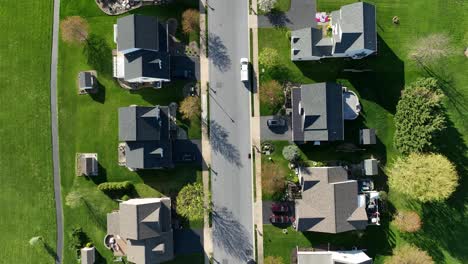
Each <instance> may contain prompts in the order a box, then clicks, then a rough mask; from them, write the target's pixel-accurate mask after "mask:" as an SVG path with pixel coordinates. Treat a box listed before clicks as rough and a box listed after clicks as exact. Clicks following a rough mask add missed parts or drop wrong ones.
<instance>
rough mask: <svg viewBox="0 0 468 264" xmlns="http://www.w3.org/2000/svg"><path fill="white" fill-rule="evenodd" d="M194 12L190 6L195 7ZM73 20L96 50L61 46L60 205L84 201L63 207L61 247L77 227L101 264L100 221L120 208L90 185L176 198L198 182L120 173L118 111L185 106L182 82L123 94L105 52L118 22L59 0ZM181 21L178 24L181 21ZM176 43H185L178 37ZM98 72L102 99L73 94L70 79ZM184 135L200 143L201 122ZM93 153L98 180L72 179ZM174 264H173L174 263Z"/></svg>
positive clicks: (89, 6) (181, 176) (177, 9)
mask: <svg viewBox="0 0 468 264" xmlns="http://www.w3.org/2000/svg"><path fill="white" fill-rule="evenodd" d="M193 5H194V6H193V7H194V8H197V6H196V3H194V4H193ZM189 6H191V5H186V4H181V3H177V4H174V5H169V6H164V7H148V8H143V9H140V10H136V11H134V13H139V14H147V15H155V16H158V17H160V18H162V19H168V18H171V17H175V18H178V19H179V18H180V15H181V13H182V11H183V10H184V8H186V7H189ZM72 15H79V16H81V17H83V18H85V19H86V20H87V21H88V23H89V25H90V36H93V38H94V40H95V42H94V43H97V44H95V45H94V46H93V47H94V49H93V51H94V52H93V53H92V54H91V56H88V55H87V54H86V53H84V45H79V44H68V43H64V42H60V51H59V77H58V80H59V107H60V114H59V123H60V154H61V174H62V186H63V192H62V194H63V198H64V200H66V197H67V195H68V194H69V193H70V192H71V191H76V192H79V193H81V194H82V196H83V199H82V200H83V202H82V203H81V204H79V205H78V206H77V207H74V208H71V207H69V206H68V205H64V217H65V219H64V221H65V226H64V232H65V245H67V242H68V241H69V232H70V230H71V229H72V228H73V227H75V226H80V227H82V228H83V230H84V231H85V232H86V234H87V235H88V236H89V237H90V239H91V240H92V241H93V242H94V244H95V246H96V248H97V251H98V252H99V254H100V255H101V257H102V258H103V259H105V260H107V262H108V263H109V262H111V260H112V255H111V252H110V251H109V250H107V249H105V248H104V246H103V243H102V239H103V238H104V236H105V234H106V214H107V213H109V212H111V211H112V210H115V209H118V203H117V202H116V201H114V200H112V199H111V198H109V197H108V196H107V195H105V194H104V193H102V192H100V191H99V190H98V189H97V188H96V186H97V185H98V184H99V183H101V182H104V181H124V180H129V181H131V182H133V183H134V185H135V192H134V193H133V196H134V197H160V196H162V195H164V196H171V197H175V196H176V194H177V193H178V191H179V190H180V189H181V188H182V187H183V186H184V185H186V184H187V183H190V182H196V181H201V171H200V167H198V166H191V165H183V166H177V168H175V169H172V170H151V171H150V170H148V171H138V172H130V171H129V170H127V169H126V168H124V167H120V166H118V162H117V144H118V108H119V107H122V106H129V105H132V104H135V105H143V106H146V105H168V104H169V103H171V102H177V103H179V102H180V101H181V100H182V99H183V93H182V87H183V86H184V85H185V84H186V82H183V81H174V82H171V83H170V84H168V85H164V87H163V88H162V89H160V90H154V89H142V90H140V91H136V92H129V91H127V90H124V89H122V88H120V87H119V86H118V84H117V83H116V82H115V81H114V80H113V78H112V72H111V71H112V57H111V51H112V49H114V48H115V43H113V40H112V37H113V26H112V25H113V24H114V23H115V22H116V19H117V17H111V16H107V15H105V14H104V13H101V11H99V10H98V8H97V7H96V5H95V3H94V2H92V1H91V2H90V1H84V0H82V1H71V0H65V1H62V14H61V16H62V18H64V17H66V16H72ZM179 21H180V20H179ZM179 35H180V38H181V39H184V40H187V39H188V36H185V35H182V34H179ZM90 69H95V70H98V82H99V84H100V87H99V89H100V92H99V93H98V94H96V95H92V96H90V95H81V96H79V95H77V92H76V77H77V74H78V72H79V71H81V70H90ZM178 122H179V124H180V125H181V126H182V127H184V128H186V129H187V130H188V131H187V132H188V135H189V137H190V138H193V139H197V138H200V137H201V132H200V122H199V121H195V122H192V123H190V122H188V121H185V120H182V119H181V118H179V119H178ZM76 152H96V153H98V159H99V166H100V168H99V174H100V175H99V176H98V177H94V178H92V179H86V178H84V177H77V176H75V174H74V166H75V153H76ZM182 224H183V225H185V226H186V227H192V228H199V227H201V226H202V223H200V222H190V223H189V222H188V221H186V222H184V223H182ZM74 258H75V256H74V252H73V250H72V249H69V248H68V247H66V248H65V252H64V263H72V262H73V261H74ZM175 263H178V262H175Z"/></svg>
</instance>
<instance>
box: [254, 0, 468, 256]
mask: <svg viewBox="0 0 468 264" xmlns="http://www.w3.org/2000/svg"><path fill="white" fill-rule="evenodd" d="M352 2H355V1H352V0H342V1H334V0H318V3H317V10H318V11H331V10H337V9H339V7H340V6H341V5H344V4H347V3H352ZM374 2H375V3H376V6H377V29H378V35H379V38H378V44H379V46H378V55H377V56H372V57H369V58H366V59H363V60H358V61H352V60H351V61H348V60H342V59H329V60H324V61H323V62H322V63H316V62H297V63H293V62H292V61H291V60H290V44H289V40H288V36H287V30H285V29H280V28H277V29H260V30H259V43H260V44H259V45H260V47H259V49H260V50H259V51H260V52H261V50H262V49H263V48H265V47H272V48H275V49H277V50H278V52H279V53H280V57H281V63H280V64H281V65H284V66H283V67H282V68H280V69H278V70H276V71H275V72H270V73H267V74H263V75H261V77H260V79H261V82H265V81H267V80H270V79H275V80H278V81H292V82H296V83H314V82H324V81H336V82H339V83H342V84H343V85H345V86H346V87H348V88H349V89H351V90H353V91H355V92H356V93H357V94H358V96H359V98H360V101H361V104H362V106H363V112H362V115H361V117H359V118H358V119H357V120H355V121H346V122H345V139H346V142H354V143H356V142H357V140H358V128H360V127H372V128H376V129H377V134H378V142H377V145H376V146H374V147H370V148H366V150H364V151H361V152H357V153H352V154H349V153H345V152H339V151H336V147H338V146H339V145H340V143H333V144H329V145H325V146H320V147H316V146H308V145H306V146H301V150H302V151H303V152H304V153H305V155H306V157H307V159H311V160H318V161H330V160H345V161H348V162H358V161H360V160H362V158H365V157H366V156H369V155H371V154H372V155H374V156H376V157H378V158H379V159H380V160H381V161H383V164H384V165H385V164H386V165H388V164H391V162H392V160H394V159H395V158H396V157H397V156H398V155H399V154H398V153H397V151H396V150H395V149H394V147H393V134H394V129H395V128H394V124H393V115H394V114H395V107H396V103H397V102H398V99H399V96H400V92H401V89H402V88H403V87H404V85H405V84H409V83H411V82H413V81H414V80H416V79H417V78H419V77H423V76H433V77H436V78H438V79H439V80H441V81H442V83H443V86H442V89H443V90H444V92H445V94H446V97H447V99H446V102H445V106H446V108H447V115H448V118H449V122H448V129H447V130H446V132H444V134H443V135H442V136H441V140H440V142H438V146H439V151H440V152H441V153H443V154H444V155H446V156H447V157H448V158H449V159H450V160H451V161H452V162H454V163H455V164H456V166H457V169H458V171H459V175H460V176H461V180H460V187H459V188H458V190H457V191H456V192H455V193H454V195H453V196H452V197H451V198H450V199H449V200H448V201H446V202H444V203H433V204H419V203H417V202H414V201H410V200H408V199H406V198H405V197H403V196H402V195H399V194H398V193H395V192H391V191H390V193H389V199H390V205H389V207H395V208H396V209H412V210H416V211H417V212H419V214H420V215H421V217H422V221H423V223H424V224H423V228H422V229H421V231H419V232H417V233H416V234H413V235H405V234H401V233H399V232H398V231H397V230H395V229H394V228H392V227H391V226H390V225H388V224H386V225H382V226H381V227H380V228H379V229H380V231H378V230H377V229H375V228H373V227H372V228H371V229H369V228H368V229H367V231H366V232H365V233H364V235H363V237H362V238H360V239H356V240H355V241H353V239H349V236H350V235H349V234H342V235H322V234H316V233H312V234H302V233H296V232H293V231H292V232H289V234H288V235H286V236H287V238H284V237H285V235H283V234H282V233H281V230H280V229H276V228H274V227H271V226H267V227H266V228H265V232H264V236H265V255H266V256H268V255H279V256H282V257H283V258H284V259H285V263H287V262H289V254H290V252H291V250H292V248H293V247H294V246H296V245H300V246H314V245H317V244H320V243H322V242H327V240H329V242H331V243H332V244H337V245H338V246H344V247H349V246H350V245H351V246H352V245H355V246H358V247H362V248H367V249H369V251H368V252H369V255H371V256H372V257H376V260H377V261H376V262H377V263H381V262H382V261H383V259H384V257H385V256H387V255H389V254H391V249H392V248H393V247H395V246H396V245H398V244H400V243H404V242H410V243H413V244H415V245H416V246H418V247H420V248H422V249H424V250H426V251H428V252H429V254H430V255H431V256H432V257H433V258H434V260H435V262H436V263H466V262H468V247H467V246H466V243H465V239H464V238H465V237H467V236H468V232H467V230H468V210H467V208H468V202H467V201H468V196H467V193H468V185H467V182H466V175H467V164H468V152H467V148H466V144H467V142H468V123H467V122H466V120H467V114H466V113H468V109H467V107H466V103H467V101H468V100H467V99H468V88H467V86H466V83H468V75H467V74H466V72H467V71H468V65H467V64H468V60H467V59H466V58H465V57H464V56H463V50H464V49H465V47H466V46H467V45H468V34H467V33H466V30H465V29H466V28H467V27H468V20H467V19H465V14H466V13H467V12H468V6H467V5H466V3H465V2H463V1H456V0H453V1H443V0H434V1H431V3H430V4H429V3H428V2H427V1H424V0H416V1H411V2H408V1H394V0H378V1H377V0H376V1H374ZM395 15H397V16H399V18H400V25H398V26H396V25H394V24H393V23H392V21H391V20H392V17H393V16H395ZM455 20H456V21H457V23H454V21H455ZM430 33H446V34H447V35H448V36H449V37H450V38H451V41H452V44H453V46H454V47H455V49H456V50H457V54H456V55H455V56H453V57H451V58H448V59H446V60H444V61H442V62H440V63H438V64H437V65H434V66H431V68H430V71H427V70H425V69H421V68H419V67H418V66H417V65H416V64H415V63H414V62H412V61H410V60H409V59H408V50H409V48H410V47H411V45H412V43H414V42H415V41H416V40H417V39H418V38H420V37H423V36H426V35H428V34H430ZM347 68H353V69H370V70H371V71H369V72H364V73H349V72H344V71H343V69H347ZM262 114H271V113H262ZM275 144H276V143H275ZM384 174H385V172H383V173H382V175H381V176H379V182H382V183H383V184H385V178H386V176H385V175H384ZM383 188H386V187H385V186H383ZM280 236H282V237H283V239H279V237H280ZM275 238H277V239H275ZM349 241H351V242H353V243H349Z"/></svg>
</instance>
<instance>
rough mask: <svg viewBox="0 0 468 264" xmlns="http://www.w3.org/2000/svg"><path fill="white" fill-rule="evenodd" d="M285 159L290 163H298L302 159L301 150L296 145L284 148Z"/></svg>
mask: <svg viewBox="0 0 468 264" xmlns="http://www.w3.org/2000/svg"><path fill="white" fill-rule="evenodd" d="M283 157H284V158H285V159H286V160H288V161H289V162H294V161H297V160H298V159H299V157H300V152H299V148H298V147H297V146H296V145H289V146H286V147H284V148H283Z"/></svg>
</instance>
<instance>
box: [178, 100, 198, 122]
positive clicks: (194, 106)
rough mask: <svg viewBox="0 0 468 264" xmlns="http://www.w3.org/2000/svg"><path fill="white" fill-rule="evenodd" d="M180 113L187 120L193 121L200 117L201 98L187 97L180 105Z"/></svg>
mask: <svg viewBox="0 0 468 264" xmlns="http://www.w3.org/2000/svg"><path fill="white" fill-rule="evenodd" d="M179 112H180V113H181V114H182V117H183V118H185V119H189V120H191V119H193V118H196V117H199V116H200V113H201V106H200V98H199V97H198V96H187V97H185V99H184V100H183V101H182V102H181V103H180V108H179Z"/></svg>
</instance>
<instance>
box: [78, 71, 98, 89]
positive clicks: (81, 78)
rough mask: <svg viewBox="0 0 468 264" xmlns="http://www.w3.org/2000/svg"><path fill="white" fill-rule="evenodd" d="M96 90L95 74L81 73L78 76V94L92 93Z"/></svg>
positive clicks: (92, 72) (91, 72)
mask: <svg viewBox="0 0 468 264" xmlns="http://www.w3.org/2000/svg"><path fill="white" fill-rule="evenodd" d="M96 88H97V80H96V73H95V72H94V71H82V72H80V73H79V74H78V93H79V94H87V93H93V92H95V91H96Z"/></svg>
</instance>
